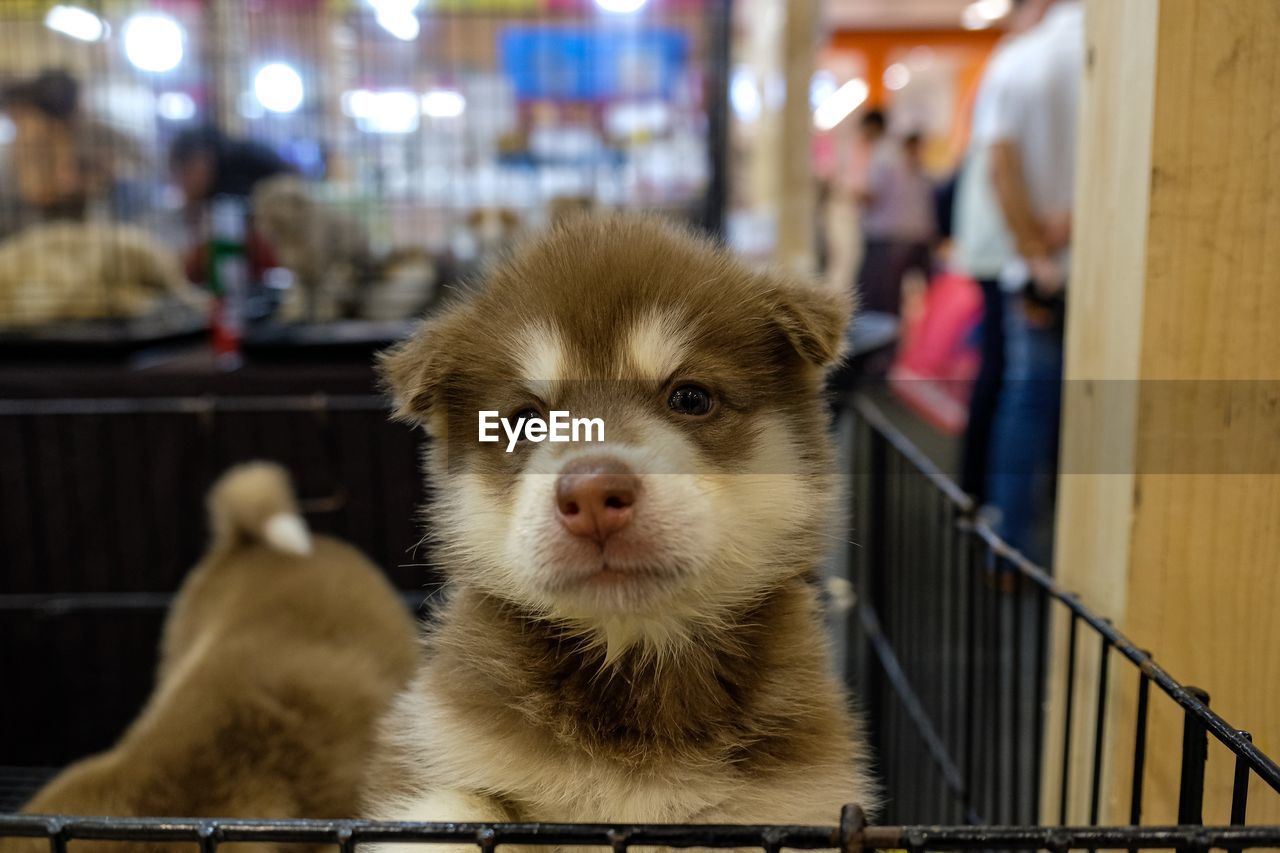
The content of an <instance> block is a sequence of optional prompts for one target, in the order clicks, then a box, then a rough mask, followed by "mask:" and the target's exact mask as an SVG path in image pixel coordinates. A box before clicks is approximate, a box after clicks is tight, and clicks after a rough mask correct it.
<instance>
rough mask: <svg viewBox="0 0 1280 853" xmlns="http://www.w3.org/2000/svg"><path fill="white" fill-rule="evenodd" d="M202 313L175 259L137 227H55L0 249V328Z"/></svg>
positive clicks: (38, 228) (203, 301) (203, 302)
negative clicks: (165, 313)
mask: <svg viewBox="0 0 1280 853" xmlns="http://www.w3.org/2000/svg"><path fill="white" fill-rule="evenodd" d="M207 306H208V298H207V297H206V296H205V295H204V294H203V293H202V292H200V291H199V290H198V289H197V288H196V287H195V286H194V285H192V284H191V282H189V281H187V278H186V276H185V275H183V272H182V265H181V264H180V263H179V261H178V258H177V256H176V255H175V254H174V253H173V252H171V251H169V249H168V248H166V247H165V246H164V245H163V244H161V243H160V242H159V241H158V240H156V238H154V237H152V236H151V235H150V234H149V233H147V232H146V231H144V230H142V229H141V228H137V227H134V226H130V225H115V224H103V223H80V222H56V223H50V224H46V225H34V226H31V227H30V228H27V229H25V230H23V231H20V232H19V233H17V234H15V235H14V236H12V237H10V238H9V239H7V240H5V241H3V242H0V325H5V326H20V327H32V326H40V325H44V324H47V323H53V322H58V321H64V320H97V319H133V318H138V317H143V316H147V315H151V314H156V313H160V312H164V311H185V312H187V313H190V314H192V315H194V316H197V317H202V316H204V314H205V312H206V311H207Z"/></svg>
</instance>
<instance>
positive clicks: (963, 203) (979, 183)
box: [952, 0, 1049, 503]
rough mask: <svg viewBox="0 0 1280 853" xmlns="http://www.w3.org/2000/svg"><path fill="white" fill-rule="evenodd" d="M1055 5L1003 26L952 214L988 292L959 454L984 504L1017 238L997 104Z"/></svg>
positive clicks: (958, 253)
mask: <svg viewBox="0 0 1280 853" xmlns="http://www.w3.org/2000/svg"><path fill="white" fill-rule="evenodd" d="M1048 5H1049V0H1016V5H1015V7H1014V11H1013V13H1012V14H1011V15H1010V16H1009V18H1008V20H1007V21H1006V23H1005V29H1006V32H1007V33H1008V35H1007V36H1006V37H1005V38H1004V39H1003V40H1002V41H1001V42H1000V43H999V44H998V45H996V47H995V48H994V49H993V50H992V52H991V56H990V58H989V59H988V61H987V67H986V70H985V71H984V72H983V75H982V81H981V83H979V85H978V91H977V94H976V96H975V97H974V101H973V117H972V120H971V122H970V130H969V149H968V152H967V153H966V156H965V162H964V165H963V167H962V169H961V171H960V177H959V180H958V182H957V183H958V185H957V187H956V195H955V205H954V210H953V215H952V219H953V223H954V227H953V236H954V241H955V242H954V247H955V249H954V253H953V255H952V262H953V263H954V265H955V266H956V268H957V269H958V270H959V271H960V272H962V273H964V274H965V275H967V276H969V277H970V278H973V279H974V280H975V281H977V282H978V285H979V287H981V288H982V304H983V312H982V329H981V366H980V368H979V370H978V375H977V377H976V379H975V380H974V383H973V391H972V394H971V395H970V399H969V419H968V423H967V424H966V427H965V434H964V439H963V442H962V448H961V460H960V486H961V488H963V489H964V490H965V491H966V492H967V493H968V494H970V495H973V496H974V497H975V499H977V501H978V502H979V503H982V502H983V501H984V500H986V495H987V470H988V467H989V466H988V460H989V451H990V447H991V429H992V426H993V425H994V422H995V412H996V401H997V399H998V397H999V393H1000V384H1001V379H1002V377H1003V374H1004V295H1003V293H1004V292H1003V290H1002V289H1001V288H1000V274H1001V272H1002V271H1003V270H1004V267H1005V266H1006V265H1007V264H1008V263H1009V262H1010V261H1012V260H1013V257H1014V247H1013V238H1012V237H1011V236H1010V234H1009V229H1008V226H1006V225H1005V221H1004V212H1003V211H1002V210H1001V209H1000V202H999V200H998V199H997V198H996V192H995V187H994V186H993V185H992V181H991V177H992V176H991V157H990V154H991V142H992V137H993V133H994V130H995V128H994V127H993V124H994V118H995V116H994V115H993V114H994V112H995V102H996V100H997V99H998V98H999V97H1000V93H1001V92H1002V90H1003V89H1004V88H1005V87H1006V86H1010V85H1014V82H1015V75H1016V74H1017V73H1018V68H1019V61H1018V56H1017V54H1018V50H1019V49H1020V48H1021V47H1022V46H1023V43H1024V39H1022V38H1021V36H1022V34H1023V33H1025V32H1026V31H1027V30H1028V29H1030V28H1031V27H1033V26H1035V25H1036V24H1037V23H1039V21H1040V19H1041V18H1042V17H1043V16H1044V12H1045V8H1046V7H1047V6H1048Z"/></svg>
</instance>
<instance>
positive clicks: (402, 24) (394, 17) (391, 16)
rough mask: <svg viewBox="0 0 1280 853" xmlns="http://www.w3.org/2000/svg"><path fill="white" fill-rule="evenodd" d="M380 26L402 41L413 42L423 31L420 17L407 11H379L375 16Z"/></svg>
mask: <svg viewBox="0 0 1280 853" xmlns="http://www.w3.org/2000/svg"><path fill="white" fill-rule="evenodd" d="M375 19H376V20H377V22H378V26H380V27H382V28H383V29H384V30H386V31H387V32H389V33H391V35H393V36H395V37H396V38H398V39H400V41H413V40H414V39H416V38H417V37H418V33H419V32H421V31H422V24H420V23H419V22H418V16H417V15H415V14H413V12H411V11H408V10H405V9H396V10H394V11H392V10H386V11H383V10H379V11H378V14H377V15H376V16H375Z"/></svg>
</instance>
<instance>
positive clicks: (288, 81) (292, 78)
mask: <svg viewBox="0 0 1280 853" xmlns="http://www.w3.org/2000/svg"><path fill="white" fill-rule="evenodd" d="M305 95H306V90H305V88H304V87H303V85H302V75H301V74H299V73H298V72H297V70H296V69H295V68H294V67H293V66H291V65H289V64H287V63H284V62H272V63H269V64H267V65H264V66H262V68H260V69H258V73H257V74H255V75H254V77H253V96H254V97H255V98H257V99H258V103H260V104H262V106H263V107H264V108H266V109H268V110H271V112H273V113H291V112H293V111H294V110H296V109H298V107H300V106H302V99H303V97H304V96H305Z"/></svg>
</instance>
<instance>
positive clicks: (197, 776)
mask: <svg viewBox="0 0 1280 853" xmlns="http://www.w3.org/2000/svg"><path fill="white" fill-rule="evenodd" d="M209 509H210V515H211V522H212V528H213V542H212V545H211V547H210V549H209V552H208V553H207V554H206V555H205V557H204V558H203V559H202V560H201V562H200V564H199V565H198V566H197V567H196V568H195V570H194V571H193V572H192V573H191V575H190V576H189V577H188V578H187V580H186V582H185V583H184V585H183V587H182V590H181V591H180V593H179V594H178V597H177V599H176V600H175V602H174V604H173V607H172V609H171V611H170V613H169V616H168V618H167V620H166V622H165V628H164V634H163V638H162V641H161V659H160V666H159V671H158V673H157V677H156V686H155V690H154V692H153V693H152V695H151V697H150V698H149V699H148V701H147V704H146V706H145V707H144V708H143V710H142V712H141V714H140V715H139V716H138V718H137V719H136V720H135V721H134V722H133V723H132V725H130V727H129V728H128V729H127V730H126V731H125V733H124V735H123V736H122V737H121V738H120V740H119V742H118V743H116V745H115V746H113V747H112V748H111V749H110V750H108V751H106V752H104V753H101V754H99V755H95V756H92V757H89V758H86V759H83V760H81V761H79V762H76V763H75V764H73V765H71V766H70V767H68V768H67V769H66V770H64V771H63V772H62V773H60V774H59V775H58V776H57V777H55V778H54V779H53V780H52V781H51V782H50V783H49V784H48V785H47V786H46V787H45V788H44V789H43V790H41V791H40V792H38V793H37V794H36V796H35V797H34V798H33V799H32V800H31V801H30V802H29V803H28V804H27V805H26V806H25V807H24V809H23V811H26V812H31V813H41V814H78V815H116V816H147V815H158V816H197V817H212V816H230V817H246V818H248V817H254V818H297V817H310V818H320V817H332V818H338V817H350V816H353V815H354V814H355V813H356V806H357V787H358V785H359V782H360V778H361V769H362V768H363V765H364V762H365V760H366V758H367V753H368V752H369V750H370V748H371V745H372V740H373V730H374V723H375V720H376V719H377V718H378V716H379V715H381V714H382V713H383V712H385V711H386V709H387V707H388V705H389V703H390V701H391V699H392V697H393V696H394V694H395V693H396V692H397V691H398V690H400V689H401V688H403V687H404V685H405V683H406V682H407V681H408V679H409V677H410V676H411V674H412V670H413V662H414V660H415V658H416V636H415V634H416V629H415V626H414V623H413V620H412V618H411V617H410V615H409V613H408V611H407V609H406V608H405V607H404V604H403V602H402V601H400V599H399V598H398V596H397V595H396V593H395V591H394V590H393V589H392V588H391V586H390V584H388V583H387V581H386V580H385V579H384V577H383V575H382V573H381V572H379V571H378V569H377V568H376V567H375V566H374V565H373V564H372V563H370V562H369V561H368V560H367V559H366V558H365V557H364V556H363V555H361V554H360V553H359V552H358V551H356V550H355V549H354V548H352V547H350V546H348V545H346V544H344V543H342V542H339V541H338V540H336V539H330V538H328V537H324V536H316V537H313V536H311V534H310V533H309V531H308V530H307V527H306V524H305V523H304V522H303V520H302V518H301V517H300V516H299V515H298V513H297V508H296V504H295V501H294V496H293V493H292V490H291V487H290V485H289V481H288V478H287V475H286V474H285V473H284V471H283V469H281V468H279V467H278V466H275V465H270V464H266V463H251V464H248V465H244V466H241V467H238V468H236V469H233V470H232V471H230V472H229V473H228V474H226V475H225V476H224V477H223V479H222V480H221V481H220V482H219V483H218V484H217V485H216V486H215V487H214V489H213V491H212V493H211V494H210V497H209ZM141 846H143V845H134V847H133V848H131V849H137V848H138V847H141ZM188 846H189V845H186V844H173V845H145V848H146V849H147V850H155V851H168V850H172V851H175V853H179V851H184V850H186V848H187V847H188ZM237 846H238V845H237ZM73 847H74V848H76V849H80V850H81V851H82V853H83V851H86V850H88V851H90V853H119V849H120V848H119V845H118V844H116V843H112V842H86V841H77V842H75V844H74V845H73ZM94 848H96V850H94ZM47 849H48V844H47V842H44V841H39V842H37V840H35V839H31V840H19V839H6V840H3V841H0V851H3V853H27V851H32V853H34V852H35V851H44V850H47Z"/></svg>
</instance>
